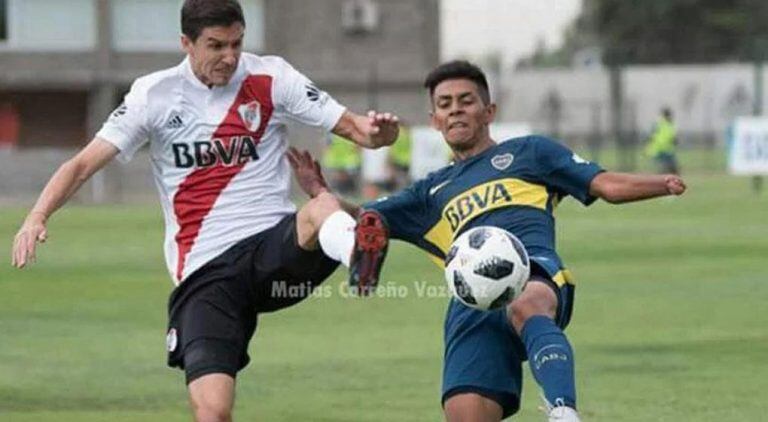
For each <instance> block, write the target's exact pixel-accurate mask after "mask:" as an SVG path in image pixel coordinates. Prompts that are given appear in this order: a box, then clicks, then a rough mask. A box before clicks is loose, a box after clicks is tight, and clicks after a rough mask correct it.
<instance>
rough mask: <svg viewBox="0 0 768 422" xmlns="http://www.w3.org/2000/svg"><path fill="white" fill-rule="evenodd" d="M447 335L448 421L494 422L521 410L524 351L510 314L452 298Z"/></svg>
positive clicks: (445, 407) (445, 408) (445, 405)
mask: <svg viewBox="0 0 768 422" xmlns="http://www.w3.org/2000/svg"><path fill="white" fill-rule="evenodd" d="M444 335H445V358H444V362H443V388H442V389H443V396H442V404H443V411H444V413H445V419H446V420H447V421H462V422H465V421H472V422H473V421H478V422H480V421H494V422H496V421H500V420H502V418H505V417H508V416H510V415H512V414H514V413H515V412H517V410H518V408H519V405H520V392H521V391H522V361H523V358H524V356H525V351H524V350H523V347H522V344H521V343H520V339H519V338H518V337H517V334H515V333H514V331H513V330H512V327H511V326H510V325H509V323H508V321H507V317H506V312H505V311H504V310H495V311H479V310H476V309H472V308H469V307H467V306H465V305H463V304H461V303H460V302H458V301H457V300H455V299H453V300H451V303H450V305H449V307H448V313H447V315H446V320H445V333H444Z"/></svg>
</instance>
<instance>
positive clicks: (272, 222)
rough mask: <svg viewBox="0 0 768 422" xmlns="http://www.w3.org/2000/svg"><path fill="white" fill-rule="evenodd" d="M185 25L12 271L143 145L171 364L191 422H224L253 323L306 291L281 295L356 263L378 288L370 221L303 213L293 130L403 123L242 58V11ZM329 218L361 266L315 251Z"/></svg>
mask: <svg viewBox="0 0 768 422" xmlns="http://www.w3.org/2000/svg"><path fill="white" fill-rule="evenodd" d="M181 27H182V36H181V42H182V47H183V49H184V51H185V52H186V53H187V57H186V59H185V60H184V61H183V62H182V63H181V64H179V65H178V66H176V67H173V68H170V69H167V70H163V71H159V72H155V73H152V74H150V75H147V76H144V77H142V78H139V79H137V80H136V81H135V83H134V84H133V86H132V87H131V90H130V92H129V93H128V94H127V95H126V96H125V101H124V102H123V104H122V105H121V106H120V107H118V108H117V110H115V111H114V113H112V115H111V116H110V117H109V119H108V120H107V121H106V123H105V124H104V126H103V127H102V129H101V130H100V131H99V132H98V133H97V134H96V136H95V138H94V139H93V140H92V141H91V142H90V143H89V144H88V145H87V146H86V147H85V148H84V149H83V150H82V151H80V152H79V153H78V154H77V155H76V156H75V157H74V158H72V159H71V160H69V161H67V162H66V163H64V164H63V165H62V166H61V167H60V168H59V169H58V171H57V172H56V173H55V174H54V175H53V177H52V178H51V180H50V181H49V182H48V184H47V186H46V187H45V189H44V190H43V192H42V193H41V195H40V198H39V199H38V201H37V203H36V204H35V206H34V207H33V208H32V210H31V211H30V212H29V214H28V216H27V218H26V220H25V221H24V223H23V225H22V227H21V228H20V230H19V232H18V234H17V235H16V237H15V239H14V246H13V252H12V253H13V256H12V263H13V265H15V266H16V267H19V268H23V267H24V266H26V265H27V264H28V263H30V262H31V261H34V258H35V248H36V245H37V243H38V242H44V241H45V240H46V237H47V236H48V234H47V228H46V222H47V220H48V218H49V217H50V216H51V214H53V213H54V212H55V211H56V210H57V209H58V208H59V207H61V206H62V205H63V204H64V203H65V202H66V201H67V199H68V198H69V197H70V196H71V195H72V194H73V193H74V192H75V191H76V190H77V189H78V188H79V187H80V186H81V185H82V184H83V182H85V181H86V180H88V179H89V178H90V177H91V176H92V175H93V174H94V173H95V172H96V171H98V170H99V169H101V168H102V167H104V165H106V164H107V163H108V162H109V161H111V160H112V159H113V158H115V157H118V158H119V159H121V160H128V159H130V158H131V156H132V155H133V154H134V153H135V152H136V151H137V150H138V149H139V148H140V147H141V146H142V145H144V144H145V143H147V142H149V151H150V155H151V160H152V165H153V173H154V178H155V182H156V185H157V188H158V191H159V194H160V201H161V204H162V207H163V211H164V216H165V224H166V236H165V247H164V249H165V256H166V262H167V265H168V270H169V272H170V274H171V276H172V278H173V280H174V282H175V284H176V285H177V287H176V288H175V290H174V291H173V293H172V295H171V299H170V301H169V327H168V329H169V330H168V336H167V345H168V364H169V365H170V366H175V367H180V368H182V369H184V370H185V374H186V380H187V384H188V390H189V396H190V403H191V406H192V410H193V412H194V415H195V418H196V420H198V421H228V420H231V418H232V416H231V415H232V407H233V402H234V389H235V376H236V374H237V372H238V371H239V370H240V369H242V368H243V367H245V366H246V365H247V364H248V362H249V357H248V353H247V347H248V343H249V341H250V339H251V337H252V336H253V333H254V332H255V329H256V324H257V316H258V314H259V313H263V312H271V311H274V310H278V309H281V308H284V307H286V306H290V305H292V304H294V303H296V302H298V301H300V300H301V299H303V298H304V297H306V296H307V295H308V294H309V291H307V292H306V294H305V295H302V296H300V297H286V295H284V294H283V295H282V296H281V294H280V292H287V291H290V292H295V289H286V288H285V286H281V285H280V283H288V284H289V285H291V284H302V285H305V286H307V285H308V286H312V287H314V286H316V285H317V284H319V283H321V282H322V281H323V280H324V279H325V278H327V277H328V276H329V275H330V274H331V273H332V272H333V271H334V270H335V268H336V267H337V266H338V263H339V261H341V262H343V263H345V264H346V265H347V266H350V260H351V261H352V272H351V273H352V278H353V281H354V282H357V283H359V284H360V285H362V286H365V285H366V284H375V282H376V281H377V278H378V269H379V267H380V263H381V260H383V254H384V253H385V252H386V238H385V237H384V236H383V233H382V231H381V230H382V225H381V224H380V222H379V221H376V219H375V216H374V217H372V219H370V220H367V221H361V220H358V222H357V223H356V221H355V220H354V219H353V218H352V217H351V216H349V215H348V214H345V213H343V212H338V211H339V210H340V209H341V206H340V203H339V201H338V200H337V199H336V198H335V197H334V196H333V195H331V194H330V193H327V192H324V193H322V194H319V195H317V196H316V197H314V198H312V199H311V200H310V201H309V202H308V203H307V204H306V205H305V206H304V207H303V208H302V209H300V210H299V211H298V212H297V211H296V208H295V207H294V205H293V204H292V203H291V202H290V200H289V182H290V170H289V163H288V160H287V159H286V150H287V142H286V139H285V132H286V126H285V124H286V122H287V121H289V120H292V121H298V122H301V123H305V124H309V125H314V126H320V127H322V128H324V129H326V130H330V131H332V132H333V133H335V134H338V135H341V136H343V137H345V138H347V139H350V140H351V141H353V142H355V143H357V144H359V145H361V146H363V147H367V148H377V147H380V146H384V145H389V144H392V143H393V142H394V140H395V139H396V137H397V133H398V120H397V117H396V116H393V115H390V114H388V113H385V114H377V113H374V112H371V113H369V114H368V116H360V115H356V114H354V113H352V112H349V111H347V110H346V109H345V108H344V107H343V106H341V105H339V104H338V103H337V102H336V101H335V100H334V99H333V98H331V97H330V96H329V95H328V94H326V93H324V92H323V91H320V90H319V89H318V88H316V87H315V86H314V85H313V84H312V83H311V81H310V80H309V79H307V78H306V77H305V76H304V75H302V74H301V73H299V72H298V71H297V70H295V69H294V68H293V67H291V66H290V65H289V64H288V63H286V62H285V61H284V60H283V59H281V58H279V57H269V56H264V57H260V56H256V55H252V54H247V53H242V52H241V48H242V42H243V34H244V30H245V19H244V16H243V12H242V9H241V7H240V5H239V4H238V2H237V1H236V0H186V1H185V2H184V5H183V6H182V11H181ZM331 215H332V216H333V218H331V219H328V221H327V223H329V224H330V230H336V229H337V228H338V227H346V228H350V229H351V230H356V236H357V237H356V240H355V242H356V244H355V249H354V252H353V254H352V255H353V256H344V257H341V256H336V257H333V259H331V258H329V257H328V256H326V255H325V254H324V253H323V251H322V249H321V248H320V246H321V245H320V244H319V243H321V242H322V241H319V240H318V237H319V236H318V235H319V234H320V232H321V228H322V227H323V226H324V225H325V224H326V220H327V218H328V217H329V216H331ZM331 220H332V221H331ZM355 227H357V228H356V229H355ZM325 230H326V231H328V230H329V228H327V227H326V228H325ZM382 239H383V242H384V243H383V244H382V243H381V242H382ZM371 242H376V244H375V247H374V248H371V247H369V246H367V245H370V244H371ZM332 246H333V247H331V248H330V249H332V250H335V249H339V247H338V245H332ZM323 249H326V248H325V247H323ZM342 249H343V248H342ZM347 250H348V249H347ZM307 290H309V289H307ZM276 292H277V293H276Z"/></svg>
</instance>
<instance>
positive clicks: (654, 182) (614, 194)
mask: <svg viewBox="0 0 768 422" xmlns="http://www.w3.org/2000/svg"><path fill="white" fill-rule="evenodd" d="M685 190H686V186H685V182H684V181H683V179H682V178H680V177H679V176H677V175H673V174H666V175H650V174H631V173H616V172H604V173H600V174H598V175H597V176H595V178H594V179H592V183H591V184H590V185H589V193H590V194H591V195H592V196H596V197H598V198H602V199H604V200H605V201H608V202H610V203H612V204H621V203H625V202H632V201H641V200H643V199H651V198H656V197H659V196H666V195H682V194H683V193H684V192H685Z"/></svg>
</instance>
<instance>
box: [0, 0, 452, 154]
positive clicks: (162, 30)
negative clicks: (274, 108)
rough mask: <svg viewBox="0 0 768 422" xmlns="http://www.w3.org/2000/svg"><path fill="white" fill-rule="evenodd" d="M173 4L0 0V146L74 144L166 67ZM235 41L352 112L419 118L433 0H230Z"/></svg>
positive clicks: (433, 50) (175, 37) (172, 50)
mask: <svg viewBox="0 0 768 422" xmlns="http://www.w3.org/2000/svg"><path fill="white" fill-rule="evenodd" d="M181 3H182V2H181V1H180V0H0V137H3V138H7V139H0V148H2V146H3V145H6V146H7V145H16V146H17V147H20V148H26V147H37V146H46V147H68V146H69V147H73V146H78V145H82V144H83V143H84V142H85V141H87V140H88V139H89V138H90V137H91V136H92V134H93V133H95V131H96V130H97V129H98V127H99V126H100V125H101V123H102V122H103V120H104V119H105V118H106V116H107V115H108V114H109V113H110V112H111V111H112V109H113V108H114V107H115V106H116V105H117V104H118V103H119V102H120V101H121V97H122V95H123V94H124V93H125V92H126V91H127V90H128V88H129V86H130V83H131V82H132V81H133V80H134V79H135V78H136V77H138V76H140V75H142V74H146V73H149V72H152V71H155V70H159V69H162V68H167V67H171V66H174V65H176V64H177V63H178V62H179V61H180V60H181V59H182V58H183V55H182V53H181V52H180V47H179V44H180V42H179V33H180V24H179V11H180V6H181ZM241 3H242V4H243V7H244V11H245V14H246V20H247V31H246V40H245V46H246V50H247V51H252V52H256V53H258V54H276V55H280V56H283V57H285V58H286V59H287V60H288V61H289V62H291V63H292V64H294V66H296V67H297V68H298V69H300V70H301V71H303V72H304V73H305V74H307V75H308V76H309V77H310V78H312V79H313V80H314V81H315V82H316V83H317V85H319V86H321V87H322V88H324V89H325V90H327V91H329V92H331V93H332V94H333V95H334V96H336V97H337V98H338V99H339V100H341V101H342V102H344V103H345V104H347V105H349V106H351V107H352V108H354V109H355V110H358V111H364V110H365V109H367V108H368V107H380V108H386V109H390V110H397V111H398V113H400V114H401V115H403V116H404V117H406V118H409V119H411V120H424V119H425V118H426V113H425V110H426V107H425V99H424V95H423V92H422V90H421V89H420V84H421V81H422V78H423V77H424V75H425V74H426V72H427V71H428V70H429V69H430V68H432V67H433V66H435V65H436V64H437V63H438V60H439V50H440V49H439V23H438V19H439V10H438V0H386V1H383V0H379V1H377V0H313V1H306V0H241Z"/></svg>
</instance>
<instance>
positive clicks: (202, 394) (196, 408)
mask: <svg viewBox="0 0 768 422" xmlns="http://www.w3.org/2000/svg"><path fill="white" fill-rule="evenodd" d="M188 389H189V402H190V406H191V407H192V411H193V413H194V415H195V421H197V422H230V421H231V420H232V406H233V405H234V402H235V379H234V378H232V377H231V376H230V375H228V374H208V375H204V376H202V377H200V378H198V379H196V380H194V381H192V382H191V383H189V386H188Z"/></svg>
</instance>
